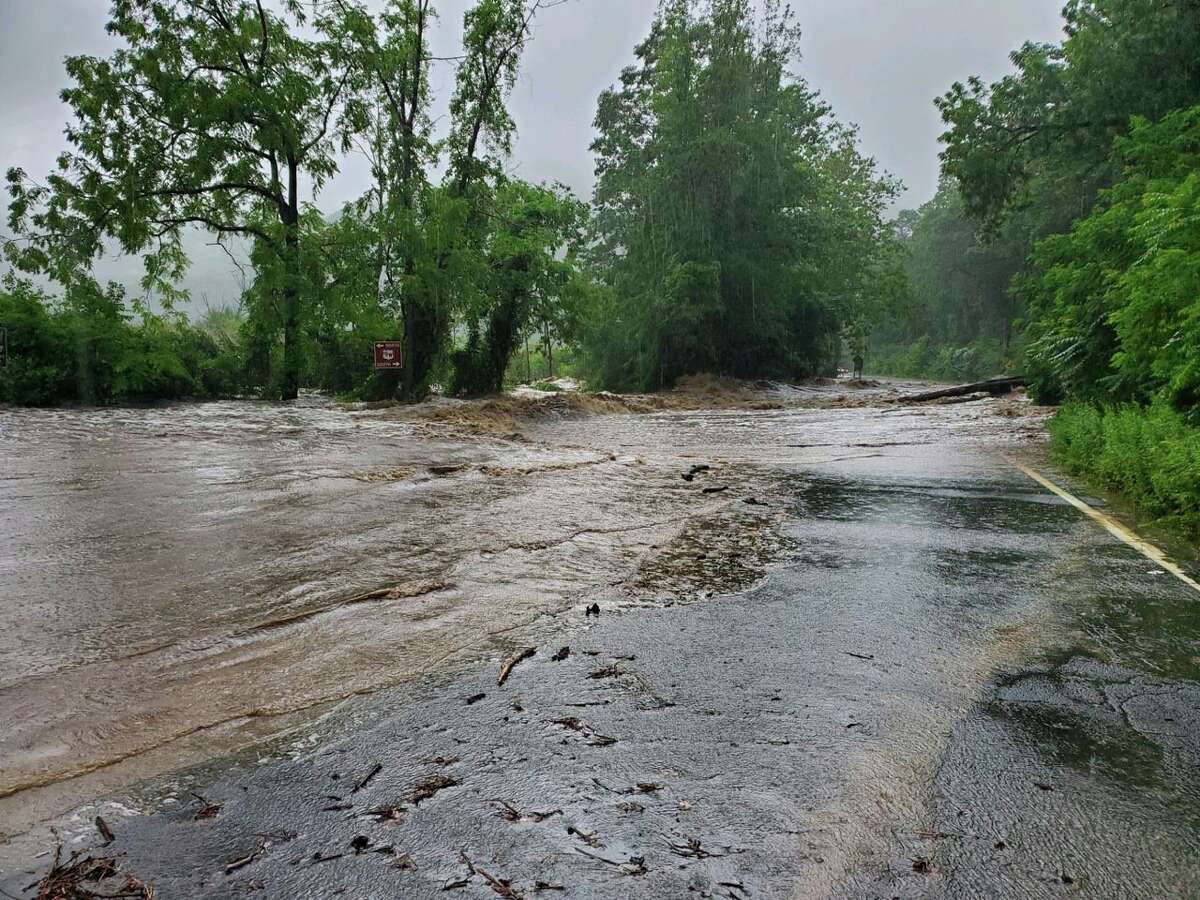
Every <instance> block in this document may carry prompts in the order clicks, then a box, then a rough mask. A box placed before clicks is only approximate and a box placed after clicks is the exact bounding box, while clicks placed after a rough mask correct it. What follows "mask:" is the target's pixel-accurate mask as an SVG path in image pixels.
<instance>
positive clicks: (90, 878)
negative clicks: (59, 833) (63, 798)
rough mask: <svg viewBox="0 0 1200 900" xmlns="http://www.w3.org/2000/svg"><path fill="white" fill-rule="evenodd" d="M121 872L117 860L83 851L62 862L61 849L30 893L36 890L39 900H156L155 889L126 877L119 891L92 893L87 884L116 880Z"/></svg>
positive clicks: (109, 889)
mask: <svg viewBox="0 0 1200 900" xmlns="http://www.w3.org/2000/svg"><path fill="white" fill-rule="evenodd" d="M119 875H120V872H119V871H118V869H117V862H116V860H115V859H112V858H110V857H106V856H91V855H86V856H85V855H84V852H83V851H82V850H79V851H76V852H75V853H72V854H71V856H70V858H69V859H68V860H67V861H66V862H63V861H62V846H61V845H60V846H58V847H57V848H55V850H54V862H53V864H52V865H51V867H50V871H49V872H47V873H46V874H45V875H43V876H42V878H41V879H39V880H38V881H37V882H35V883H34V884H31V885H30V886H29V888H28V890H32V889H33V888H37V894H36V900H105V898H117V897H120V898H127V900H154V888H152V887H150V885H148V884H146V883H145V882H144V881H142V880H140V879H138V878H135V877H134V876H132V875H125V876H124V880H123V881H122V882H121V885H120V887H118V888H117V889H116V891H115V892H114V891H113V889H112V888H111V887H106V888H104V890H103V891H93V890H91V889H90V888H88V887H85V884H94V885H96V887H97V888H99V887H100V886H101V882H105V881H108V880H110V879H114V878H117V877H118V876H119Z"/></svg>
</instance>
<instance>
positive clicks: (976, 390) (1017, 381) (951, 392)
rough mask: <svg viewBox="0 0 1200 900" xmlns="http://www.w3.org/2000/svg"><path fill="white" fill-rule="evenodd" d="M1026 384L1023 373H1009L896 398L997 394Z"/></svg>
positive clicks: (905, 400)
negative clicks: (999, 376)
mask: <svg viewBox="0 0 1200 900" xmlns="http://www.w3.org/2000/svg"><path fill="white" fill-rule="evenodd" d="M1028 386H1029V379H1028V378H1026V377H1025V376H1024V375H1009V376H1006V377H1003V378H989V379H988V380H987V381H976V382H973V383H971V384H960V385H959V386H958V387H951V388H941V389H940V390H936V391H928V392H926V393H924V394H909V395H908V396H907V397H899V398H897V399H898V400H899V402H900V403H925V402H928V401H930V400H942V399H944V398H946V397H966V396H967V395H968V394H991V395H993V396H998V395H1000V394H1007V393H1009V392H1011V391H1015V390H1016V389H1017V388H1022V387H1028Z"/></svg>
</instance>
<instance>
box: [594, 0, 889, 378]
mask: <svg viewBox="0 0 1200 900" xmlns="http://www.w3.org/2000/svg"><path fill="white" fill-rule="evenodd" d="M798 37H799V32H798V29H797V28H796V27H795V25H794V23H793V21H792V19H791V17H790V14H789V13H788V12H787V11H786V10H785V9H783V8H782V7H781V6H780V5H779V4H777V3H774V2H769V3H767V4H766V5H765V8H764V9H763V11H762V12H759V13H756V11H755V4H752V3H751V2H749V0H713V2H712V3H708V4H700V3H698V2H694V0H670V2H667V3H664V4H663V6H662V9H661V12H660V15H659V17H658V18H657V19H656V21H655V23H654V25H653V27H652V30H651V33H650V35H649V37H648V38H647V39H646V40H645V41H644V42H643V43H642V44H641V45H639V46H638V48H637V50H636V53H637V56H638V59H639V64H638V65H636V66H633V67H630V68H628V69H626V70H625V71H624V72H623V73H622V75H621V82H620V85H619V86H617V87H615V88H613V89H612V90H609V91H606V92H604V93H603V94H602V95H601V97H600V102H599V108H598V112H597V116H596V129H597V131H598V132H599V136H598V138H597V140H596V142H595V143H594V145H593V150H594V152H595V153H596V157H597V158H596V174H597V182H596V192H595V207H596V239H597V240H596V247H595V252H594V253H593V255H592V258H593V262H594V264H595V268H596V272H597V274H598V277H599V278H600V279H601V280H602V281H603V283H604V284H605V285H606V287H607V288H608V291H607V292H604V293H602V294H601V295H600V296H599V298H598V301H597V303H598V305H597V308H596V310H595V314H594V316H593V317H592V321H591V326H590V328H589V333H590V335H591V336H590V338H589V340H588V345H589V347H590V351H589V355H590V356H591V357H592V359H593V363H594V365H595V367H596V368H597V369H598V370H599V372H600V373H601V380H603V381H606V382H608V383H610V384H612V385H614V386H620V387H631V386H637V387H649V386H658V385H661V384H664V383H669V382H671V381H673V380H674V379H675V378H677V377H678V376H680V375H683V374H686V373H688V372H694V371H700V370H707V371H717V372H723V373H727V374H731V375H739V376H746V375H758V374H764V375H766V374H770V375H779V376H797V375H804V374H811V373H813V372H815V371H818V370H822V369H827V368H829V367H831V366H832V365H833V364H834V363H835V361H836V356H837V352H838V343H839V335H840V331H841V324H842V322H841V317H842V313H843V312H845V310H846V309H847V307H848V305H849V303H850V298H851V297H853V296H854V295H855V294H856V293H857V292H858V290H859V288H860V286H861V285H860V282H861V280H862V278H863V277H864V276H865V274H866V272H867V270H868V268H869V263H870V258H871V256H872V254H873V253H874V249H875V244H876V239H877V238H878V237H879V236H880V235H881V234H882V232H883V223H882V218H881V217H882V209H883V205H884V203H885V202H886V199H887V197H888V196H889V194H890V191H891V185H890V184H889V183H888V182H887V181H886V180H884V179H880V178H879V177H878V175H877V174H876V173H875V171H874V166H873V164H872V163H871V162H870V161H869V160H865V159H863V158H862V157H861V156H860V155H859V154H858V152H857V150H856V149H855V140H854V135H853V133H852V132H851V131H848V130H847V129H844V128H842V127H840V126H838V125H837V123H836V122H834V121H833V120H832V118H831V117H830V116H829V110H828V108H827V107H826V106H825V104H823V103H822V102H821V101H820V100H819V99H818V98H817V97H816V95H815V94H814V93H813V92H812V91H811V90H810V89H809V88H808V86H807V85H806V84H805V82H804V81H803V80H802V79H800V78H797V77H795V76H794V75H792V74H791V73H790V72H789V66H790V65H791V64H792V63H793V62H794V61H795V60H796V59H797V58H798V50H797V42H798Z"/></svg>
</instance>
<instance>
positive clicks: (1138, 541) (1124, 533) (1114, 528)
mask: <svg viewBox="0 0 1200 900" xmlns="http://www.w3.org/2000/svg"><path fill="white" fill-rule="evenodd" d="M1008 462H1009V463H1011V464H1012V465H1013V466H1015V467H1016V468H1018V469H1020V470H1021V471H1022V472H1024V473H1025V474H1026V475H1028V476H1029V477H1030V478H1032V479H1033V480H1034V481H1036V482H1037V483H1038V484H1040V485H1041V486H1042V487H1044V488H1045V489H1046V490H1048V491H1050V492H1052V493H1054V494H1057V495H1058V496H1060V497H1062V498H1063V499H1064V500H1066V501H1067V502H1068V503H1070V504H1071V505H1072V506H1074V507H1075V508H1076V509H1077V510H1079V511H1080V512H1082V513H1085V514H1086V515H1088V516H1090V517H1091V518H1092V519H1094V520H1095V521H1097V522H1099V523H1100V524H1101V525H1103V526H1104V527H1105V528H1106V529H1107V530H1108V532H1109V533H1110V534H1112V535H1114V536H1115V537H1118V538H1120V539H1121V540H1123V541H1124V542H1125V543H1126V544H1128V545H1129V546H1130V547H1132V548H1133V549H1134V550H1137V551H1138V552H1139V553H1141V554H1142V555H1143V556H1145V557H1146V558H1147V559H1149V560H1151V561H1153V562H1154V564H1155V565H1158V566H1160V567H1162V568H1163V569H1164V570H1166V571H1167V572H1170V573H1171V574H1172V575H1174V576H1175V577H1176V578H1178V579H1179V580H1180V581H1182V582H1183V583H1184V584H1186V585H1187V586H1188V587H1190V588H1191V589H1192V590H1193V591H1195V592H1196V593H1198V594H1200V583H1198V582H1197V581H1196V580H1195V579H1194V578H1192V577H1191V576H1190V575H1188V573H1187V572H1185V571H1183V569H1181V568H1179V566H1177V565H1175V563H1173V562H1171V560H1170V559H1168V558H1167V554H1165V553H1163V552H1162V551H1161V550H1159V549H1158V548H1157V547H1155V546H1154V545H1153V544H1151V543H1149V542H1148V541H1145V540H1143V539H1142V538H1140V537H1138V536H1137V535H1136V534H1134V533H1133V532H1132V531H1130V530H1129V529H1128V528H1126V527H1125V526H1124V525H1122V524H1121V523H1120V522H1118V521H1117V520H1116V519H1114V518H1113V517H1112V516H1107V515H1105V514H1104V513H1102V512H1100V510H1098V509H1093V508H1092V507H1090V506H1088V505H1087V504H1086V503H1084V502H1083V501H1082V500H1080V499H1079V498H1078V497H1076V496H1074V495H1073V494H1070V493H1068V492H1067V491H1065V490H1063V489H1062V488H1061V487H1059V486H1058V485H1057V484H1055V483H1054V482H1053V481H1051V480H1050V479H1048V478H1046V477H1044V476H1043V475H1042V474H1040V473H1039V472H1035V471H1034V470H1033V469H1031V468H1029V467H1028V466H1025V465H1022V464H1021V463H1019V462H1017V461H1016V460H1015V459H1009V460H1008Z"/></svg>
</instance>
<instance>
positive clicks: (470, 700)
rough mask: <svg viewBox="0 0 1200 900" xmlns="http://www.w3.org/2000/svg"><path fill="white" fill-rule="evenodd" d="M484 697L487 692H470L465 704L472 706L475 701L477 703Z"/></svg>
mask: <svg viewBox="0 0 1200 900" xmlns="http://www.w3.org/2000/svg"><path fill="white" fill-rule="evenodd" d="M485 697H487V694H472V695H471V696H470V697H468V698H467V706H474V705H475V704H476V703H478V702H479V701H480V700H483V699H484V698H485Z"/></svg>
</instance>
